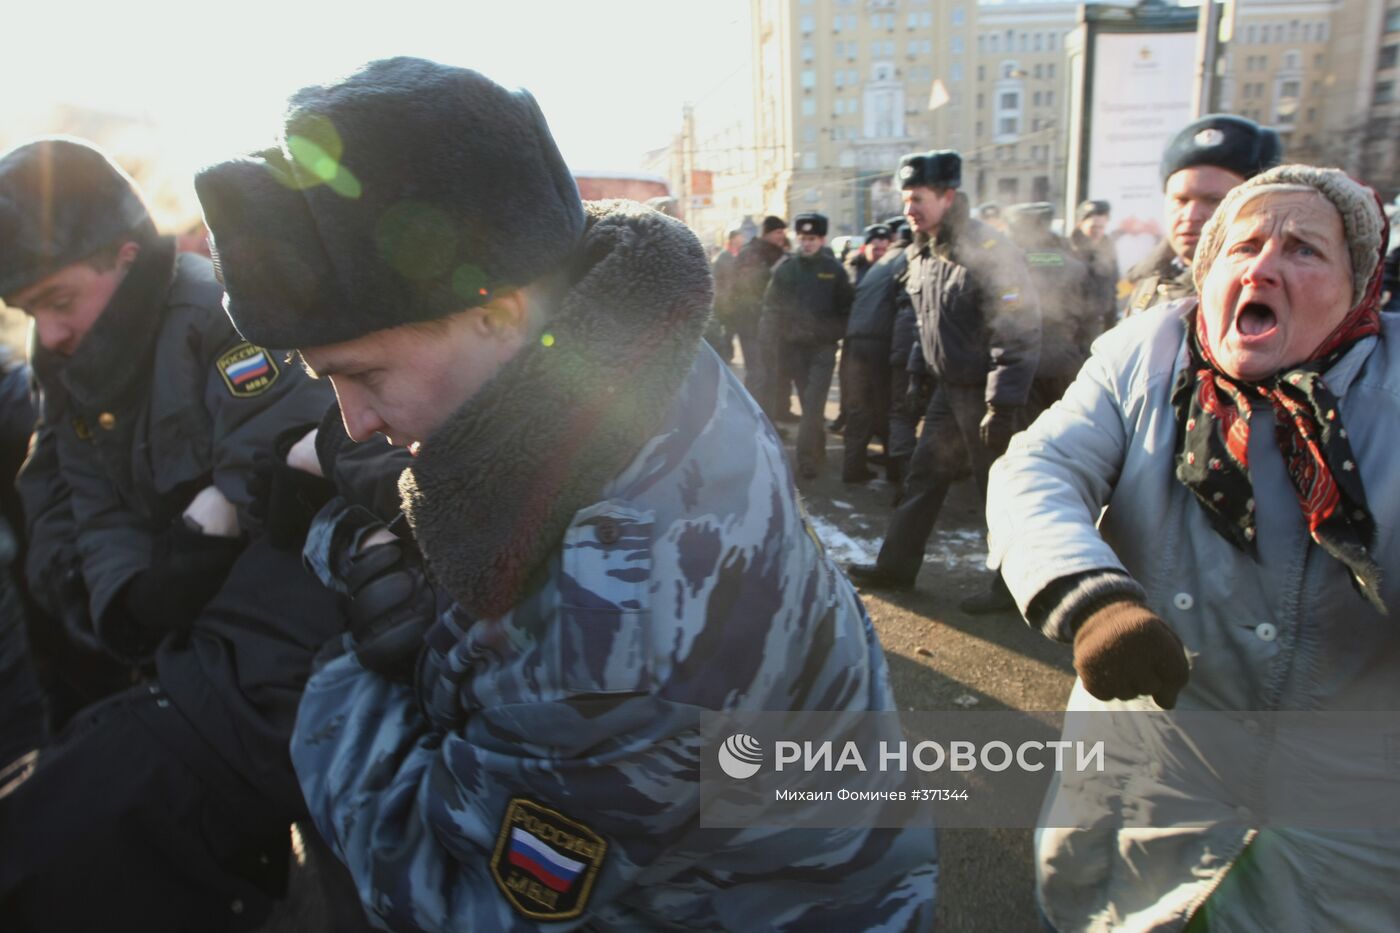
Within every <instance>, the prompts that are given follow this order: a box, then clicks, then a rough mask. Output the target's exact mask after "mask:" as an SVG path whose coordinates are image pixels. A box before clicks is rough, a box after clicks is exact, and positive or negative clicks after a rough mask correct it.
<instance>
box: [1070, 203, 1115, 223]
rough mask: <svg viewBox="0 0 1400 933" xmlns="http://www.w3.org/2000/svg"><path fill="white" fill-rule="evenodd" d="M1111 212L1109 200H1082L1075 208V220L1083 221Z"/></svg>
mask: <svg viewBox="0 0 1400 933" xmlns="http://www.w3.org/2000/svg"><path fill="white" fill-rule="evenodd" d="M1109 212H1110V211H1109V203H1108V202H1107V201H1100V200H1094V199H1090V200H1088V201H1080V202H1079V206H1078V207H1077V208H1075V209H1074V222H1075V223H1083V222H1084V221H1086V220H1088V219H1089V218H1090V217H1097V216H1099V215H1100V214H1102V215H1103V216H1105V217H1107V216H1108V215H1109Z"/></svg>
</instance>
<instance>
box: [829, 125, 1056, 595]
mask: <svg viewBox="0 0 1400 933" xmlns="http://www.w3.org/2000/svg"><path fill="white" fill-rule="evenodd" d="M896 180H897V181H898V182H899V183H900V185H901V186H902V188H903V191H904V205H905V207H904V213H905V216H906V217H908V218H909V223H910V226H911V227H912V228H913V230H914V232H915V241H914V243H913V245H911V246H910V247H909V248H908V249H907V250H906V251H905V253H906V256H907V257H908V260H909V273H908V277H907V285H906V290H907V291H908V293H909V296H910V299H911V301H912V304H913V306H914V311H915V313H916V314H917V315H918V325H919V341H918V342H916V343H915V345H914V349H913V352H912V353H911V356H910V363H909V367H910V378H911V381H917V380H920V379H923V378H925V377H926V376H927V375H932V376H933V377H934V378H935V379H936V380H937V387H936V388H935V389H934V391H933V394H932V398H931V399H930V401H929V405H928V410H927V414H926V418H927V422H926V424H925V427H924V433H923V436H922V437H920V438H919V443H918V446H917V447H916V448H915V450H914V459H913V461H912V463H911V465H910V473H909V479H908V488H907V491H906V494H905V496H904V498H903V500H902V501H901V502H900V504H899V506H898V507H897V508H896V509H895V511H894V514H893V515H892V516H891V517H890V524H889V529H888V531H887V532H886V535H885V541H884V544H883V545H882V546H881V548H880V554H879V557H878V558H877V559H876V562H875V563H873V564H852V565H851V566H850V568H849V569H850V575H851V578H852V579H853V580H855V581H856V582H857V583H864V584H869V585H876V586H889V587H895V588H907V587H910V586H913V584H914V579H915V577H916V576H917V575H918V572H919V568H920V567H921V566H922V564H923V560H924V547H925V546H926V545H927V543H928V539H929V536H930V535H931V534H932V533H933V527H934V524H935V523H936V522H937V520H938V513H939V510H940V509H941V508H942V505H943V499H944V497H945V496H946V495H947V493H948V487H949V486H950V485H951V484H952V481H953V479H954V478H955V477H956V476H957V474H958V472H959V471H960V470H961V469H962V465H963V458H964V456H965V457H966V458H967V460H968V461H969V462H970V463H971V466H972V473H973V478H974V479H975V481H976V482H977V490H978V493H979V495H981V496H983V497H985V495H986V483H987V471H988V469H989V468H990V467H991V465H992V461H993V460H994V459H996V458H997V457H998V456H1000V454H1001V453H1002V451H1004V450H1005V449H1006V445H1007V443H1008V442H1009V441H1010V440H1011V434H1012V432H1013V431H1014V430H1015V426H1016V423H1017V420H1018V418H1019V417H1020V412H1021V409H1022V408H1023V407H1024V405H1025V404H1026V398H1027V396H1028V395H1029V393H1030V387H1031V379H1032V378H1033V377H1034V374H1035V366H1036V360H1037V358H1038V355H1039V348H1040V314H1039V311H1038V310H1037V305H1036V299H1035V295H1034V292H1033V290H1032V289H1031V287H1030V281H1029V278H1028V275H1027V272H1026V265H1025V261H1024V259H1022V258H1021V256H1020V252H1019V251H1018V250H1017V249H1016V248H1015V247H1014V246H1012V245H1011V244H1010V243H1009V242H1007V240H1006V239H1005V238H1004V237H1002V236H1001V235H1000V234H998V233H996V232H995V231H994V230H992V229H991V228H990V227H988V226H987V225H986V224H984V223H982V222H980V221H976V220H973V219H972V218H971V217H969V216H968V213H967V200H966V198H963V197H960V196H959V192H958V190H957V189H958V187H959V185H960V184H961V181H962V158H961V156H959V155H958V153H956V152H954V151H952V150H934V151H932V152H928V153H911V154H910V155H906V156H905V157H904V158H903V159H901V160H900V165H899V173H898V175H897V178H896Z"/></svg>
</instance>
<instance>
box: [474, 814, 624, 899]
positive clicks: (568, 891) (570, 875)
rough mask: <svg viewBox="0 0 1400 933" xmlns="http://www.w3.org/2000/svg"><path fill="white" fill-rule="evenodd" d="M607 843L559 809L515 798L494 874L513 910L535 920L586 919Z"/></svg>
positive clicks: (503, 821)
mask: <svg viewBox="0 0 1400 933" xmlns="http://www.w3.org/2000/svg"><path fill="white" fill-rule="evenodd" d="M607 851H608V843H607V841H606V840H605V839H603V837H602V836H599V835H598V834H597V833H595V832H594V831H593V830H591V829H589V828H588V827H587V826H585V825H583V824H582V823H580V822H578V821H577V820H571V819H569V818H568V817H566V816H564V815H563V814H562V813H560V812H558V811H557V810H552V809H550V808H549V807H546V806H544V805H542V804H538V803H536V802H535V801H533V800H528V799H526V798H524V797H514V798H512V799H511V801H510V804H509V805H508V806H507V807H506V812H505V816H504V817H502V819H501V831H500V833H499V834H497V836H496V851H495V854H494V855H492V857H491V875H492V877H494V878H495V879H496V885H497V886H498V887H499V888H500V889H501V893H502V894H504V895H505V898H506V900H507V901H508V902H509V903H510V906H511V907H512V908H514V909H515V911H516V912H517V913H519V914H520V915H522V916H524V917H527V918H529V919H531V920H572V919H573V918H575V917H578V916H581V915H582V914H583V911H584V909H585V908H586V907H587V906H588V897H589V895H590V894H592V893H593V885H594V882H596V881H597V880H598V872H599V870H601V869H602V867H603V857H604V856H605V855H606V854H607Z"/></svg>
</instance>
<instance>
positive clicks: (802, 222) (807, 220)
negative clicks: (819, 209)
mask: <svg viewBox="0 0 1400 933" xmlns="http://www.w3.org/2000/svg"><path fill="white" fill-rule="evenodd" d="M792 226H793V229H795V230H796V231H797V233H798V235H799V236H800V235H802V234H804V233H808V234H812V235H814V236H826V215H825V214H817V213H815V212H814V213H808V214H798V215H797V216H796V217H794V218H793V219H792Z"/></svg>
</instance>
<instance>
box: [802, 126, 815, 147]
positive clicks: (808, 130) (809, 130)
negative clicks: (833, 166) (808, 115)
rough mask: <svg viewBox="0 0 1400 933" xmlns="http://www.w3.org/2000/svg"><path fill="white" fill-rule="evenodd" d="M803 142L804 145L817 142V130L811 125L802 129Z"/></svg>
mask: <svg viewBox="0 0 1400 933" xmlns="http://www.w3.org/2000/svg"><path fill="white" fill-rule="evenodd" d="M802 141H803V142H804V143H814V142H816V141H817V128H816V127H815V126H811V125H810V124H809V125H807V126H804V127H802Z"/></svg>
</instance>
